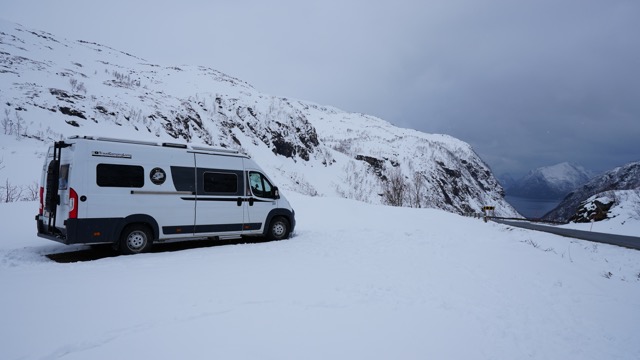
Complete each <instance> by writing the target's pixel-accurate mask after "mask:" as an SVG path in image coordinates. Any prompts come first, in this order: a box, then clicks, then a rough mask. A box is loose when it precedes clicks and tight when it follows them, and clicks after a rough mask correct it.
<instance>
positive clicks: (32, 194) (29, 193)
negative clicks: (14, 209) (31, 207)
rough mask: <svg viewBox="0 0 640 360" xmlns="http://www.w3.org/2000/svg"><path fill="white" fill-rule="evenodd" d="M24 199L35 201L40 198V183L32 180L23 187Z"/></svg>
mask: <svg viewBox="0 0 640 360" xmlns="http://www.w3.org/2000/svg"><path fill="white" fill-rule="evenodd" d="M24 193H25V194H24V196H23V197H22V200H24V201H36V200H38V199H39V198H40V185H39V184H38V183H37V182H36V181H34V182H32V183H31V184H29V185H28V186H27V187H26V188H25V189H24Z"/></svg>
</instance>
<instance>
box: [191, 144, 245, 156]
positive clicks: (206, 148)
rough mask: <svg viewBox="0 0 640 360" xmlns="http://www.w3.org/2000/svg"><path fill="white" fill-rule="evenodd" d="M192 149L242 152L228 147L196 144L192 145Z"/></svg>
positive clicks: (230, 152)
mask: <svg viewBox="0 0 640 360" xmlns="http://www.w3.org/2000/svg"><path fill="white" fill-rule="evenodd" d="M191 149H193V150H197V151H214V152H219V153H226V154H239V153H240V152H239V151H238V150H234V149H227V148H223V147H209V146H197V145H196V146H194V145H191Z"/></svg>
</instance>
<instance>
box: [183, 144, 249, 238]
mask: <svg viewBox="0 0 640 360" xmlns="http://www.w3.org/2000/svg"><path fill="white" fill-rule="evenodd" d="M244 188H245V182H244V172H243V171H242V159H241V158H236V157H227V156H216V155H208V154H196V223H195V227H194V233H195V235H196V236H198V235H201V236H209V235H218V236H220V235H222V236H224V235H239V234H242V232H243V227H244V223H245V211H246V210H245V209H246V205H245V202H244V201H243V200H244V199H243V197H244Z"/></svg>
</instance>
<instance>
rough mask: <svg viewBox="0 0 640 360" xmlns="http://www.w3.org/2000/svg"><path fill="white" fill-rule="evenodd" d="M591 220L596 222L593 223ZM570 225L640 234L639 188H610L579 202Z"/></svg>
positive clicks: (608, 231)
mask: <svg viewBox="0 0 640 360" xmlns="http://www.w3.org/2000/svg"><path fill="white" fill-rule="evenodd" d="M592 220H593V221H594V222H597V224H595V223H591V222H592ZM570 221H571V222H570V223H569V224H568V225H567V226H566V227H568V228H573V229H579V230H585V229H587V228H588V229H589V230H593V231H598V232H604V233H612V234H620V235H629V236H638V235H640V188H638V189H634V190H609V191H605V192H602V193H599V194H596V195H593V196H591V197H590V198H588V199H587V200H585V201H583V202H582V203H580V206H579V207H578V210H577V211H576V214H575V215H574V216H573V217H571V219H570Z"/></svg>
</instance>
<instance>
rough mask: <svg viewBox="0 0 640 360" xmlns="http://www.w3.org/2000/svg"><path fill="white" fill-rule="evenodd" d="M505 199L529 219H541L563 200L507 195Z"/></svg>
mask: <svg viewBox="0 0 640 360" xmlns="http://www.w3.org/2000/svg"><path fill="white" fill-rule="evenodd" d="M504 198H505V200H507V202H508V203H509V204H511V206H513V207H514V208H516V210H518V212H519V213H520V214H522V216H524V217H526V218H528V219H537V218H541V217H542V216H543V215H544V214H546V213H548V212H549V211H551V210H552V209H553V208H555V207H556V206H557V205H558V204H559V203H560V201H561V200H562V199H557V200H549V199H531V198H525V197H519V196H511V195H507V196H505V197H504Z"/></svg>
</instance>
